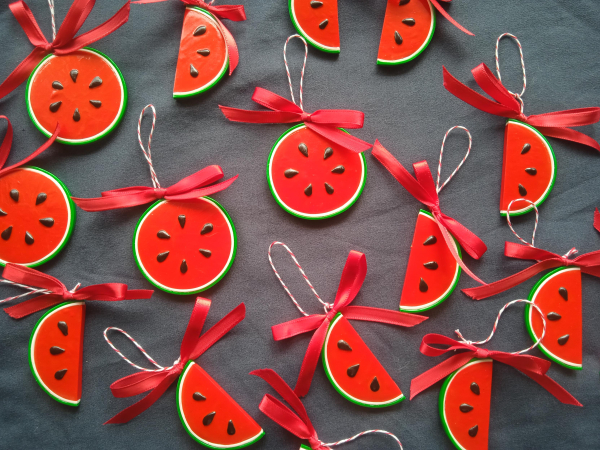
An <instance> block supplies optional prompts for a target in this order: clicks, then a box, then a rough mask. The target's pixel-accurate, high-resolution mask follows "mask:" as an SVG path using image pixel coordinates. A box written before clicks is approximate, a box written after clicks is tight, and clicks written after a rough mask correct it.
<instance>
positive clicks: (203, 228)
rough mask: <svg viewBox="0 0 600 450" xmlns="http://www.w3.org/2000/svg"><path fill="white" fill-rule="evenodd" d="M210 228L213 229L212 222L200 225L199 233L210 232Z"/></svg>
mask: <svg viewBox="0 0 600 450" xmlns="http://www.w3.org/2000/svg"><path fill="white" fill-rule="evenodd" d="M212 230H213V224H212V223H205V224H204V226H203V227H202V231H201V232H200V234H207V233H210V232H211V231H212Z"/></svg>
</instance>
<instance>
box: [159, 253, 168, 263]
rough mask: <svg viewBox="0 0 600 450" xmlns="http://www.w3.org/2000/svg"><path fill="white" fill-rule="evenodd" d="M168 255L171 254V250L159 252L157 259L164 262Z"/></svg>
mask: <svg viewBox="0 0 600 450" xmlns="http://www.w3.org/2000/svg"><path fill="white" fill-rule="evenodd" d="M167 256H169V252H162V253H159V254H158V255H156V260H157V261H158V262H163V261H164V260H165V259H167Z"/></svg>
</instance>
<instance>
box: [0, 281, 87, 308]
mask: <svg viewBox="0 0 600 450" xmlns="http://www.w3.org/2000/svg"><path fill="white" fill-rule="evenodd" d="M0 283H5V284H10V285H12V286H16V287H20V288H23V289H27V290H28V291H29V292H25V293H24V294H20V295H15V296H14V297H8V298H5V299H2V300H0V304H2V303H6V302H10V301H11V300H16V299H18V298H23V297H27V296H29V295H48V294H52V293H53V292H52V291H48V290H46V289H39V288H36V287H32V286H27V285H26V284H20V283H15V282H14V281H9V280H4V279H2V280H0ZM80 286H81V283H77V285H76V286H75V287H74V288H73V289H71V291H70V292H71V293H72V294H74V293H75V291H76V290H77V289H79V287H80Z"/></svg>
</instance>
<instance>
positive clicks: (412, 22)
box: [402, 17, 416, 27]
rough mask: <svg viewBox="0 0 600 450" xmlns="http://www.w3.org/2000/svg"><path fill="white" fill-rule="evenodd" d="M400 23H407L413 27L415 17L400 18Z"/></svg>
mask: <svg viewBox="0 0 600 450" xmlns="http://www.w3.org/2000/svg"><path fill="white" fill-rule="evenodd" d="M402 23H403V24H404V25H408V26H409V27H414V26H415V23H416V22H415V19H413V18H412V17H410V18H408V19H402Z"/></svg>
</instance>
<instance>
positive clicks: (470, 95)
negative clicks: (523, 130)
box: [444, 63, 600, 151]
mask: <svg viewBox="0 0 600 450" xmlns="http://www.w3.org/2000/svg"><path fill="white" fill-rule="evenodd" d="M471 73H472V74H473V78H475V81H476V82H477V84H478V85H479V87H480V88H481V89H483V91H484V92H485V93H486V94H488V95H489V96H490V97H492V98H493V99H494V100H490V99H489V98H487V97H484V96H483V95H481V94H479V93H478V92H475V91H474V90H473V89H471V88H469V87H467V86H465V85H464V84H462V83H461V82H460V81H458V80H457V79H456V78H454V77H453V76H452V75H451V74H450V72H448V71H447V70H446V68H445V67H444V87H445V88H446V89H447V90H448V92H450V93H451V94H453V95H454V96H456V97H458V98H459V99H461V100H462V101H463V102H466V103H468V104H469V105H471V106H474V107H475V108H477V109H480V110H481V111H485V112H487V113H490V114H494V115H496V116H502V117H508V118H509V119H518V120H520V121H521V122H525V123H528V124H529V125H531V126H533V127H536V128H537V129H538V130H539V131H540V133H542V134H543V135H545V136H550V137H553V138H557V139H564V140H567V141H572V142H578V143H580V144H583V145H587V146H588V147H592V148H595V149H596V150H598V151H600V144H598V142H596V141H595V140H594V139H592V138H591V137H589V136H586V135H585V134H583V133H581V132H579V131H575V130H572V129H571V128H569V127H578V126H583V125H591V124H594V123H596V122H598V121H600V108H598V107H594V108H578V109H569V110H566V111H555V112H551V113H546V114H534V115H531V116H526V115H525V114H523V113H522V112H521V104H520V103H519V102H518V101H517V99H516V98H515V97H514V96H513V94H511V93H510V92H509V91H508V89H506V88H505V87H504V86H503V85H502V83H501V82H500V80H498V78H496V77H495V76H494V74H493V73H492V71H491V70H490V69H489V68H488V66H486V65H485V64H483V63H482V64H479V65H478V66H477V67H475V68H474V69H473V70H472V71H471Z"/></svg>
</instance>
